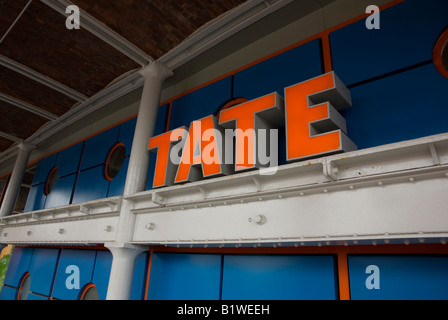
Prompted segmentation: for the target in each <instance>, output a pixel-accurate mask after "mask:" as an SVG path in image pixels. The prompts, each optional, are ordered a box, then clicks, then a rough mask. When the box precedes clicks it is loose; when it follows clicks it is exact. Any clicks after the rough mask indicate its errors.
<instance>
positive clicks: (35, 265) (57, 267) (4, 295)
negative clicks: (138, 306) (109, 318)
mask: <svg viewBox="0 0 448 320" xmlns="http://www.w3.org/2000/svg"><path fill="white" fill-rule="evenodd" d="M13 250H14V251H13V254H12V256H11V261H10V264H9V267H8V270H7V273H6V276H5V281H4V286H3V287H2V290H1V291H0V300H16V299H17V293H18V289H19V287H20V283H21V280H22V278H23V275H24V274H25V273H26V272H29V273H30V279H31V287H30V291H31V293H30V295H29V296H28V300H42V299H43V300H48V299H50V297H51V298H53V299H61V300H77V299H79V297H80V295H81V292H82V289H83V288H84V286H85V285H87V284H89V283H93V284H94V285H95V286H96V288H97V290H98V294H99V298H100V300H105V299H106V295H107V288H108V285H109V275H110V268H111V265H112V254H111V253H110V252H109V251H105V250H75V249H46V248H22V247H15V248H14V249H13ZM71 265H75V266H77V267H78V268H79V276H80V282H79V284H80V287H79V289H76V288H75V289H68V288H67V286H66V280H67V278H68V277H69V276H70V275H72V273H70V272H69V273H67V267H68V266H71ZM146 267H147V255H144V254H142V256H141V257H140V258H139V263H138V264H137V266H136V272H135V277H134V278H135V279H136V280H135V282H136V285H135V286H134V287H135V289H133V297H135V299H142V292H141V288H140V287H139V283H143V284H144V283H146V281H145V279H146V272H143V271H142V269H144V268H146ZM140 286H141V285H140ZM139 288H140V289H139Z"/></svg>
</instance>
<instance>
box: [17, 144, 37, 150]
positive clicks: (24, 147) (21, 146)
mask: <svg viewBox="0 0 448 320" xmlns="http://www.w3.org/2000/svg"><path fill="white" fill-rule="evenodd" d="M18 148H19V150H23V151H31V150H33V149H36V146H35V145H34V144H32V143H29V142H21V143H20V144H19V145H18Z"/></svg>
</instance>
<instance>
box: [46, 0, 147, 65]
mask: <svg viewBox="0 0 448 320" xmlns="http://www.w3.org/2000/svg"><path fill="white" fill-rule="evenodd" d="M41 1H42V2H43V3H45V4H46V5H47V6H49V7H50V8H52V9H54V10H56V11H57V12H59V13H60V14H62V15H64V16H66V15H67V14H66V13H65V10H66V8H67V7H68V6H70V5H73V3H71V2H70V1H66V0H41ZM80 17H81V28H83V29H86V30H87V31H89V32H90V33H92V34H93V35H95V36H97V37H98V38H99V39H100V40H102V41H104V42H106V43H107V44H109V45H110V46H112V47H113V48H115V49H117V50H118V51H120V52H121V53H123V54H124V55H126V56H127V57H128V58H130V59H132V60H134V61H135V62H136V63H138V64H140V65H141V66H145V65H147V64H148V63H150V62H152V61H154V59H152V58H151V57H150V56H149V55H147V54H146V53H145V52H143V51H142V50H140V49H139V48H138V47H136V46H135V45H134V44H132V43H131V42H129V41H128V40H127V39H125V38H123V37H122V36H121V35H119V34H118V33H116V32H115V31H113V30H112V29H110V28H108V27H107V26H106V25H104V24H103V23H101V22H99V21H98V20H97V19H95V18H93V17H92V16H91V15H89V14H88V13H86V12H85V11H83V10H81V9H80Z"/></svg>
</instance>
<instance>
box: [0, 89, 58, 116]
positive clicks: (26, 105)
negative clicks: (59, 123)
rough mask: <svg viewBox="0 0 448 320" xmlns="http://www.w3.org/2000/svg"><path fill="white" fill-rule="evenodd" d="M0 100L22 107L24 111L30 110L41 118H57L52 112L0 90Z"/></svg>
mask: <svg viewBox="0 0 448 320" xmlns="http://www.w3.org/2000/svg"><path fill="white" fill-rule="evenodd" d="M0 100H2V101H4V102H6V103H9V104H10V105H13V106H15V107H18V108H21V109H24V110H26V111H29V112H32V113H34V114H37V115H38V116H40V117H42V118H46V119H48V120H51V121H54V120H56V119H57V118H58V116H57V115H55V114H53V113H50V112H48V111H45V110H42V109H40V108H38V107H35V106H33V105H31V104H29V103H26V102H23V101H22V100H19V99H16V98H14V97H11V96H8V95H7V94H4V93H1V92H0Z"/></svg>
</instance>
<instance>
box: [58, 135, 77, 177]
mask: <svg viewBox="0 0 448 320" xmlns="http://www.w3.org/2000/svg"><path fill="white" fill-rule="evenodd" d="M83 147H84V142H81V143H77V144H75V145H73V146H71V147H69V148H67V149H64V150H62V151H60V152H58V154H57V159H56V166H57V167H58V176H59V177H64V176H67V175H69V174H73V173H76V172H77V171H78V168H79V162H80V160H81V154H82V150H83Z"/></svg>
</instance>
